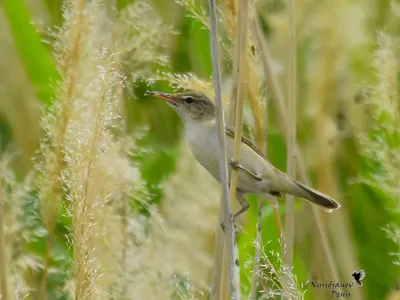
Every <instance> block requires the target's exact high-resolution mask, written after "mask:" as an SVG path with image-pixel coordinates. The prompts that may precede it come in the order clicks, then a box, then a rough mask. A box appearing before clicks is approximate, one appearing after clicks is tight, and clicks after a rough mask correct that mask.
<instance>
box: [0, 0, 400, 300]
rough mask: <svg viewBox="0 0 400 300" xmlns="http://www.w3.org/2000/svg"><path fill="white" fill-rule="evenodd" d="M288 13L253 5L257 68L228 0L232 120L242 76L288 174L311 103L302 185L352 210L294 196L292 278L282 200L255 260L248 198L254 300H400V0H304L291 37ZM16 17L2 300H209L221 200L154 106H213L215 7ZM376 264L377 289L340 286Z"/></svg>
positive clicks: (266, 209)
mask: <svg viewBox="0 0 400 300" xmlns="http://www.w3.org/2000/svg"><path fill="white" fill-rule="evenodd" d="M289 3H290V1H289V2H285V1H280V0H259V1H255V3H254V1H250V2H249V5H250V7H249V15H248V18H249V23H248V26H247V30H248V31H247V33H245V32H242V33H241V36H248V40H247V43H244V45H246V44H247V47H245V48H246V49H244V50H243V49H242V50H240V51H239V53H240V55H241V57H242V60H241V61H240V60H239V58H238V57H239V56H236V55H235V51H238V50H237V49H236V50H235V47H236V41H237V35H236V31H237V30H236V29H237V28H238V23H237V16H238V15H239V14H238V8H239V2H238V1H234V0H221V1H217V4H218V5H219V7H218V8H219V9H218V16H219V24H218V26H219V36H220V54H221V58H220V64H221V73H222V76H221V80H222V94H223V95H222V96H223V101H224V104H225V112H226V116H227V120H229V116H232V112H234V110H232V106H230V103H232V102H231V99H232V98H235V96H236V95H235V86H236V85H237V84H238V79H237V78H235V76H236V75H235V72H233V69H234V66H237V65H240V68H241V71H242V72H243V73H241V75H240V76H242V77H240V78H242V79H241V80H243V77H244V84H243V86H242V88H243V90H242V91H241V92H243V94H244V100H245V102H244V110H243V116H244V125H243V134H244V135H246V136H248V137H250V138H251V139H252V140H253V141H254V142H255V144H257V145H258V147H259V148H260V149H261V150H262V151H263V152H266V153H267V156H268V158H269V159H270V161H271V162H273V164H274V165H275V166H277V167H278V168H280V169H281V170H287V166H288V165H289V164H288V163H287V153H288V151H287V150H288V149H287V147H286V141H287V134H288V128H289V134H290V130H291V129H292V128H293V125H294V124H293V122H290V121H291V120H287V117H286V116H287V114H288V110H287V107H288V103H291V104H290V105H289V107H292V108H293V103H294V102H293V101H295V107H296V117H297V120H296V128H297V144H298V151H296V149H295V147H294V145H293V144H290V147H289V150H290V151H289V154H290V153H295V154H296V155H297V161H298V162H299V163H300V166H298V168H297V178H298V179H299V180H301V181H306V180H308V181H309V182H310V184H311V185H312V186H313V187H315V188H316V189H318V190H321V191H323V192H324V193H326V194H329V195H331V196H332V197H333V198H335V199H337V200H338V201H339V202H340V203H341V205H342V208H341V209H340V210H339V211H335V212H333V213H332V214H325V213H324V212H322V211H319V210H314V209H312V208H311V206H310V205H309V204H307V203H305V202H303V201H301V200H298V199H297V200H295V205H294V220H292V221H294V238H293V270H292V269H290V268H288V267H287V266H286V265H285V264H284V262H285V261H286V260H285V259H284V255H283V254H282V248H283V250H284V251H286V249H287V248H286V247H282V245H283V243H282V241H281V240H280V231H281V230H282V228H281V226H279V220H281V222H282V224H284V222H285V220H286V211H287V210H286V207H285V203H284V200H282V201H280V206H279V208H278V210H276V211H274V209H273V208H272V207H271V205H270V204H269V202H266V203H265V204H264V206H263V210H262V212H263V218H262V228H263V230H262V235H261V237H260V240H261V243H262V246H260V247H259V250H260V255H259V258H258V259H256V260H255V259H254V257H255V252H256V251H255V247H256V246H255V244H256V240H257V237H256V236H257V222H258V204H257V203H258V202H257V201H258V199H257V198H256V197H255V196H249V197H248V198H249V203H250V209H249V210H248V212H247V213H246V214H245V215H244V216H242V217H240V218H239V220H238V225H239V226H240V227H241V228H242V231H241V232H240V234H239V235H237V236H236V240H237V244H238V245H237V246H238V250H239V257H240V283H241V295H242V299H251V295H252V294H253V293H254V294H255V295H256V296H255V298H256V299H268V298H269V299H280V298H281V296H282V295H283V296H284V297H286V299H330V298H331V296H332V290H334V291H335V292H341V293H345V294H346V293H347V294H348V293H350V294H351V297H350V298H348V299H370V300H375V299H397V298H398V297H400V294H399V292H398V284H399V279H400V270H399V267H398V265H399V262H400V261H399V250H400V227H399V226H400V219H399V213H398V211H399V208H400V206H399V200H398V199H400V198H399V197H400V126H399V124H400V101H399V95H398V86H399V79H400V76H399V62H398V60H399V51H398V32H399V31H398V30H399V28H400V26H399V24H400V4H399V3H398V2H396V1H394V0H392V1H373V0H353V1H343V0H335V1H305V0H297V1H295V14H294V17H295V22H294V23H293V26H292V27H291V26H290V22H289V12H288V9H289ZM291 3H293V2H291ZM0 11H1V14H0V28H2V30H1V32H0V41H1V45H2V51H0V70H1V71H0V208H1V209H0V278H1V280H0V294H1V295H2V297H0V298H2V299H6V300H9V299H14V298H15V299H21V298H24V299H25V298H26V299H208V298H210V296H209V295H210V291H209V290H210V287H211V286H212V273H213V267H215V265H216V264H215V261H214V254H215V253H214V249H215V244H216V243H215V241H216V239H215V234H216V232H219V231H220V227H219V222H218V214H219V205H220V191H221V189H220V187H219V185H218V183H217V182H216V181H215V180H214V179H213V178H211V177H210V176H209V175H208V174H207V172H206V171H204V170H203V168H202V167H201V166H200V165H198V164H197V163H196V161H195V160H194V158H193V157H192V156H191V153H190V150H189V148H188V146H187V143H186V142H185V139H184V137H183V132H182V124H181V122H180V120H179V118H178V116H177V115H176V114H175V113H174V112H173V110H172V109H171V108H169V107H168V106H167V105H166V104H165V103H163V102H161V101H158V100H156V99H154V98H152V97H145V96H144V93H145V91H146V90H160V91H165V92H171V91H177V90H187V89H193V90H197V91H201V92H203V93H205V94H206V95H208V96H210V97H211V98H214V89H213V84H212V80H211V74H212V64H211V53H210V38H209V28H210V26H209V17H208V1H205V0H176V1H173V0H170V1H167V0H140V1H139V0H137V1H133V0H123V1H118V0H116V1H102V0H98V1H85V0H66V1H60V0H57V1H54V0H52V1H50V0H36V1H21V0H18V1H17V0H4V1H3V2H2V3H1V4H0ZM293 27H294V29H295V33H296V48H295V47H294V44H293V43H291V42H290V39H289V33H290V28H292V29H293ZM241 28H243V27H241ZM292 42H293V40H292ZM294 50H296V52H293V51H294ZM293 54H296V57H293ZM243 58H244V59H243ZM239 61H240V64H239ZM294 61H297V64H296V66H297V67H296V69H294V68H293V66H294V64H293V63H294ZM294 72H295V73H294ZM295 74H296V82H297V88H296V89H295V90H293V89H294V88H293V86H294V84H293V81H292V80H293V78H294V77H293V75H295ZM289 78H292V80H288V79H289ZM289 98H290V101H289V100H288V99H289ZM288 101H289V102H288ZM267 117H268V118H267ZM266 128H268V130H266ZM266 145H267V147H266ZM291 168H292V171H294V169H293V168H294V166H293V165H291ZM237 207H238V203H236V202H235V203H232V210H234V211H235V210H236V209H237ZM288 215H290V212H288ZM278 216H279V218H278ZM283 229H285V226H283ZM222 238H224V235H222ZM289 242H290V241H289ZM290 252H292V250H290ZM255 262H256V263H257V268H256V273H255V276H254V277H253V270H254V264H255ZM360 269H363V270H365V272H366V277H365V279H364V280H363V281H362V282H363V286H362V287H357V286H355V285H353V286H352V287H350V288H349V287H344V286H340V287H337V288H327V287H323V286H324V285H326V284H329V283H330V282H331V281H333V282H339V283H341V284H342V283H343V284H346V283H353V277H352V273H353V272H354V270H360ZM214 271H215V270H214ZM288 283H289V284H288ZM316 286H319V287H316Z"/></svg>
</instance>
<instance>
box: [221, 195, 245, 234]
mask: <svg viewBox="0 0 400 300" xmlns="http://www.w3.org/2000/svg"><path fill="white" fill-rule="evenodd" d="M236 198H237V199H238V201H239V203H240V206H241V208H240V209H239V210H238V211H237V212H236V213H234V214H233V215H231V218H232V223H233V227H234V230H235V234H238V233H239V230H238V228H237V226H236V223H235V219H236V217H238V216H239V215H241V214H242V213H244V212H245V211H246V210H247V209H248V208H249V203H248V202H247V201H246V198H245V197H244V195H243V194H242V193H241V192H236ZM221 229H222V231H225V222H222V223H221Z"/></svg>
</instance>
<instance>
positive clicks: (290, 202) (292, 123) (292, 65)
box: [283, 0, 297, 298]
mask: <svg viewBox="0 0 400 300" xmlns="http://www.w3.org/2000/svg"><path fill="white" fill-rule="evenodd" d="M295 5H296V2H295V0H289V7H288V18H289V58H288V72H287V74H288V102H287V118H286V122H287V128H288V132H287V139H286V145H287V158H286V159H287V174H288V175H289V176H290V177H292V178H295V177H296V160H297V159H296V93H297V85H296V55H297V49H296V28H295V26H296V24H295V15H294V12H295ZM294 221H295V214H294V196H292V195H289V194H287V195H286V218H285V238H284V248H285V250H286V251H284V256H283V258H284V263H285V264H286V266H287V267H288V268H289V270H291V269H292V268H293V248H294ZM284 284H286V286H289V285H290V284H292V283H291V282H290V278H289V276H284ZM283 298H286V297H283Z"/></svg>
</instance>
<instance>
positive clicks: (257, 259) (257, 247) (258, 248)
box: [250, 96, 282, 300]
mask: <svg viewBox="0 0 400 300" xmlns="http://www.w3.org/2000/svg"><path fill="white" fill-rule="evenodd" d="M269 99H270V97H269V96H266V97H265V141H264V149H265V157H266V158H268V134H269V133H268V132H269V130H268V122H269V113H268V110H269ZM271 197H272V196H271ZM263 209H264V199H262V198H259V199H258V214H257V233H256V243H255V254H254V267H253V276H252V279H251V289H250V299H252V300H256V299H257V295H256V294H257V288H258V278H259V276H258V272H259V270H260V260H261V245H262V220H263ZM274 211H275V210H274ZM278 214H279V211H278ZM279 216H280V215H279ZM281 228H282V224H281Z"/></svg>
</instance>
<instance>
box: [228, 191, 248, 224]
mask: <svg viewBox="0 0 400 300" xmlns="http://www.w3.org/2000/svg"><path fill="white" fill-rule="evenodd" d="M236 198H237V199H238V201H239V203H240V206H241V208H240V209H239V210H238V211H237V212H236V213H234V214H233V217H232V220H233V222H235V219H236V217H238V216H240V215H241V214H242V213H244V212H245V211H246V210H248V209H249V203H248V202H247V200H246V198H245V197H244V195H243V194H242V193H239V192H236Z"/></svg>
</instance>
